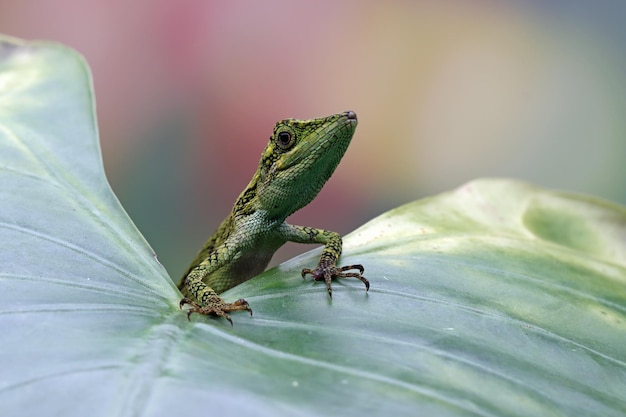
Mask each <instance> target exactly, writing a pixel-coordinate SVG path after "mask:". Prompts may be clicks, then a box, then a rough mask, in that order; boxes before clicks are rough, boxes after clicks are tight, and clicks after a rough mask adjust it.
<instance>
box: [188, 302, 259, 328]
mask: <svg viewBox="0 0 626 417" xmlns="http://www.w3.org/2000/svg"><path fill="white" fill-rule="evenodd" d="M185 304H189V305H190V306H191V308H190V309H189V310H187V320H191V319H190V317H191V315H192V314H193V313H198V314H204V315H213V316H219V317H223V318H225V319H226V320H228V322H229V323H230V325H231V326H232V325H233V321H232V320H231V318H230V316H229V315H228V313H229V312H231V311H240V310H246V311H248V312H249V313H250V315H251V316H252V309H251V308H250V305H249V304H248V302H247V301H246V300H244V299H243V298H240V299H239V300H237V301H235V302H233V303H227V302H225V301H224V300H222V299H221V298H220V297H218V296H213V297H211V298H209V301H208V303H207V304H206V305H204V306H202V305H200V304H198V303H196V302H195V301H193V300H191V299H189V298H187V297H185V298H183V299H182V300H180V302H179V303H178V306H179V307H180V308H181V309H182V308H183V306H184V305H185Z"/></svg>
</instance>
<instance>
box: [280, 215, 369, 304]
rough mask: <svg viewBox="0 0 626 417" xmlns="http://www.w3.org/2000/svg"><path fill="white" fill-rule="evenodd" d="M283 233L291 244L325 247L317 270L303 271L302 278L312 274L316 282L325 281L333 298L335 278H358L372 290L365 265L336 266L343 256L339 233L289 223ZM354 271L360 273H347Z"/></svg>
mask: <svg viewBox="0 0 626 417" xmlns="http://www.w3.org/2000/svg"><path fill="white" fill-rule="evenodd" d="M281 232H282V235H283V236H284V237H285V238H287V240H289V241H290V242H296V243H319V244H323V245H324V249H323V250H322V256H321V257H320V260H319V262H318V264H317V267H316V268H315V269H308V268H305V269H303V270H302V278H305V277H306V275H307V274H311V276H312V277H313V279H314V280H315V281H324V282H325V283H326V289H327V290H328V295H329V296H330V297H331V298H332V296H333V290H332V286H331V282H332V279H333V278H356V279H358V280H360V281H361V282H362V283H363V284H365V291H368V290H369V289H370V283H369V281H368V280H367V278H365V277H364V276H363V272H364V271H365V268H363V265H358V264H357V265H347V266H342V267H337V266H336V265H337V260H338V259H339V256H341V246H342V241H341V236H339V234H338V233H336V232H331V231H329V230H323V229H315V228H312V227H306V226H294V225H291V224H287V223H283V225H282V226H281ZM354 269H356V270H358V271H359V272H346V271H350V270H354Z"/></svg>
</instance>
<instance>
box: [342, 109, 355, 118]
mask: <svg viewBox="0 0 626 417" xmlns="http://www.w3.org/2000/svg"><path fill="white" fill-rule="evenodd" d="M344 114H345V115H346V117H347V118H348V119H350V120H356V113H355V112H353V111H352V110H348V111H347V112H345V113H344Z"/></svg>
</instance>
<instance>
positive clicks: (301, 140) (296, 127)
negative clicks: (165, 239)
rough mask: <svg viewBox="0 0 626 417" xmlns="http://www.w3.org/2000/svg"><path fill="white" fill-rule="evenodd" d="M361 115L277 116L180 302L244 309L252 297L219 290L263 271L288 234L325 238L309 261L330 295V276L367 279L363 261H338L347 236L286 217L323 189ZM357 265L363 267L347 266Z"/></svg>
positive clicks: (223, 312) (220, 311)
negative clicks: (226, 296) (315, 259)
mask: <svg viewBox="0 0 626 417" xmlns="http://www.w3.org/2000/svg"><path fill="white" fill-rule="evenodd" d="M356 125H357V118H356V114H355V113H354V112H353V111H347V112H344V113H340V114H334V115H332V116H328V117H323V118H319V119H311V120H296V119H286V120H282V121H280V122H278V123H276V126H274V133H273V134H272V136H271V137H270V141H269V143H268V144H267V146H266V147H265V150H264V151H263V154H262V155H261V160H260V162H259V168H258V169H257V171H256V173H255V174H254V176H253V177H252V180H251V181H250V184H248V186H247V187H246V189H245V190H243V192H242V193H241V194H240V195H239V198H237V201H236V202H235V206H234V207H233V210H232V212H231V213H230V215H229V216H228V217H227V218H226V219H225V220H224V221H223V222H222V224H221V225H220V226H219V227H218V229H217V231H216V232H215V233H214V234H213V235H212V236H211V237H210V238H209V240H208V241H207V242H206V243H205V244H204V246H203V247H202V249H201V250H200V253H198V255H197V256H196V259H194V261H193V262H192V263H191V265H190V266H189V268H188V269H187V272H186V273H185V274H184V275H183V277H182V278H181V280H180V282H179V284H178V288H179V289H180V290H181V292H182V293H183V295H184V298H183V299H182V300H181V301H180V307H181V308H182V307H183V305H185V304H189V305H190V306H191V308H190V309H189V310H188V311H187V318H189V316H190V315H191V314H192V313H199V314H207V315H208V314H210V315H217V316H221V317H224V318H225V319H226V320H228V321H229V322H230V324H232V323H233V322H232V320H231V319H230V316H229V315H228V313H229V312H232V311H238V310H246V311H248V312H250V314H251V315H252V310H251V309H250V306H249V305H248V302H247V301H246V300H244V299H239V300H237V301H235V302H233V303H227V302H225V301H224V300H222V298H221V297H220V296H219V295H218V294H219V293H221V292H223V291H226V290H227V289H229V288H232V287H234V286H235V285H237V284H240V283H242V282H244V281H247V280H248V279H250V278H252V277H253V276H255V275H257V274H259V273H261V272H263V270H264V269H265V268H266V267H267V264H268V263H269V261H270V259H271V257H272V255H273V254H274V252H276V250H277V249H278V248H279V247H281V246H282V245H283V244H285V243H286V242H297V243H319V244H324V249H323V250H322V256H321V257H320V260H319V263H318V264H317V267H316V268H315V269H303V270H302V278H304V277H305V275H307V274H311V276H312V277H313V279H314V280H316V281H325V282H326V288H327V290H328V295H329V296H330V297H331V298H332V290H331V280H332V279H333V278H335V277H354V278H357V279H359V280H361V281H362V282H363V283H364V284H365V290H366V291H367V290H369V281H368V280H367V279H366V278H365V277H363V275H362V274H363V271H364V269H363V266H362V265H350V266H343V267H337V266H336V262H337V259H338V258H339V256H340V255H341V244H342V242H341V236H339V234H338V233H335V232H331V231H328V230H322V229H315V228H311V227H306V226H294V225H291V224H288V223H286V222H285V219H286V218H287V217H288V216H289V215H291V214H292V213H294V212H296V211H297V210H299V209H301V208H302V207H304V206H306V205H307V204H309V203H310V202H311V201H312V200H313V199H314V198H315V196H316V195H317V194H318V193H319V191H320V190H321V189H322V186H323V185H324V184H325V183H326V181H327V180H328V178H330V176H331V175H332V173H333V171H335V168H336V167H337V165H338V164H339V161H340V160H341V158H342V157H343V154H344V153H345V152H346V149H347V148H348V145H349V144H350V140H351V139H352V135H353V134H354V130H355V129H356ZM350 270H358V272H346V271H350Z"/></svg>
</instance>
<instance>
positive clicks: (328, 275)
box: [302, 265, 370, 298]
mask: <svg viewBox="0 0 626 417" xmlns="http://www.w3.org/2000/svg"><path fill="white" fill-rule="evenodd" d="M351 269H358V270H359V272H345V271H349V270H351ZM364 271H365V268H363V265H346V266H342V267H340V268H337V267H335V266H331V267H329V266H321V265H318V266H317V268H315V269H303V270H302V278H303V279H304V278H305V276H306V275H307V274H311V277H312V278H313V279H314V280H315V281H324V282H326V289H327V290H328V295H329V297H330V298H332V297H333V290H332V287H331V282H332V280H333V278H356V279H358V280H360V281H361V282H362V283H363V284H365V291H368V290H369V289H370V282H369V281H368V280H367V278H365V277H364V276H363V272H364Z"/></svg>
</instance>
